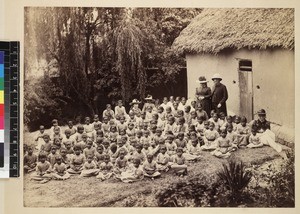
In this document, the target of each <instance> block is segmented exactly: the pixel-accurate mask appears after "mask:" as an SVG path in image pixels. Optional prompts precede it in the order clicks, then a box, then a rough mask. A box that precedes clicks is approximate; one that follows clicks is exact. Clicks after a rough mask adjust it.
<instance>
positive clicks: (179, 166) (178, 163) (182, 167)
mask: <svg viewBox="0 0 300 214" xmlns="http://www.w3.org/2000/svg"><path fill="white" fill-rule="evenodd" d="M182 155H183V149H182V148H181V147H178V148H177V149H176V155H175V156H174V158H173V161H172V165H171V169H172V170H173V172H174V173H175V174H176V175H180V176H181V177H182V176H184V175H187V165H186V164H185V158H184V157H183V156H182Z"/></svg>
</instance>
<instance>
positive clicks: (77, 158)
mask: <svg viewBox="0 0 300 214" xmlns="http://www.w3.org/2000/svg"><path fill="white" fill-rule="evenodd" d="M81 151H82V150H81V147H80V146H79V145H75V146H74V153H75V154H74V155H73V156H72V157H71V160H70V169H68V172H69V173H70V174H80V173H81V171H82V169H83V164H84V162H85V158H84V155H83V154H81Z"/></svg>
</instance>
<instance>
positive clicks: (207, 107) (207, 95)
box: [196, 87, 211, 117]
mask: <svg viewBox="0 0 300 214" xmlns="http://www.w3.org/2000/svg"><path fill="white" fill-rule="evenodd" d="M196 97H197V100H198V102H199V103H201V105H202V108H203V110H204V111H206V113H207V115H208V117H210V112H211V89H210V87H204V88H203V87H199V88H196ZM200 97H202V99H201V98H200Z"/></svg>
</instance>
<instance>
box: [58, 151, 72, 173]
mask: <svg viewBox="0 0 300 214" xmlns="http://www.w3.org/2000/svg"><path fill="white" fill-rule="evenodd" d="M60 156H61V161H62V163H64V164H65V165H66V167H67V169H68V168H70V158H69V157H70V156H68V154H67V149H65V148H61V149H60Z"/></svg>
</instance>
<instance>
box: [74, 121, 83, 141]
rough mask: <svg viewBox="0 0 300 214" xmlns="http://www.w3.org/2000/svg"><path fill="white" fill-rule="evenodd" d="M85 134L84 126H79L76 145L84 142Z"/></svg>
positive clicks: (75, 137) (75, 136)
mask: <svg viewBox="0 0 300 214" xmlns="http://www.w3.org/2000/svg"><path fill="white" fill-rule="evenodd" d="M83 133H84V127H83V126H82V125H79V126H77V133H76V134H75V135H74V139H75V143H78V142H80V141H82V134H83Z"/></svg>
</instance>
